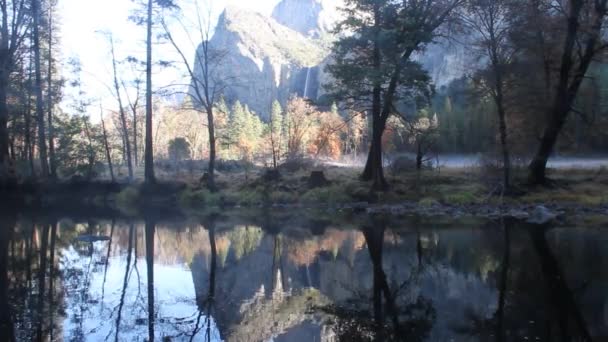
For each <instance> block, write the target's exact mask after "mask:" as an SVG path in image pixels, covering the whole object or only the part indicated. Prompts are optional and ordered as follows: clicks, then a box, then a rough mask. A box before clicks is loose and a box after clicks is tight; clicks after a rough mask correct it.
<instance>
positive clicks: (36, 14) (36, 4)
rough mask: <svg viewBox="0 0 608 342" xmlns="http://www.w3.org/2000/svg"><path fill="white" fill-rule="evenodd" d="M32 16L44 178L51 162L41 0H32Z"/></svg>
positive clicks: (37, 108) (35, 87) (39, 141)
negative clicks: (42, 57)
mask: <svg viewBox="0 0 608 342" xmlns="http://www.w3.org/2000/svg"><path fill="white" fill-rule="evenodd" d="M32 17H33V19H34V22H33V28H34V30H33V31H34V46H33V48H34V69H35V70H34V72H35V78H36V80H35V83H34V89H35V93H36V118H37V119H38V149H39V154H40V166H41V176H42V178H45V179H46V178H48V176H49V162H48V156H47V151H46V131H45V127H44V126H45V125H44V122H45V117H44V103H43V98H42V66H41V60H40V0H33V2H32Z"/></svg>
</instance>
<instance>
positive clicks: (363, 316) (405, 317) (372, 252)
mask: <svg viewBox="0 0 608 342" xmlns="http://www.w3.org/2000/svg"><path fill="white" fill-rule="evenodd" d="M386 229H387V223H386V220H384V219H383V218H381V217H372V218H371V220H370V223H369V224H368V225H365V226H364V227H363V228H362V232H363V236H364V238H365V242H366V244H367V250H368V252H369V257H370V260H371V263H372V269H373V271H372V273H373V287H372V308H373V314H372V315H373V316H372V319H373V323H371V322H370V320H369V316H368V314H367V313H366V310H364V309H359V308H358V307H354V308H344V307H339V306H337V307H332V308H330V310H329V311H330V313H331V314H332V315H334V316H335V317H336V318H337V319H338V321H337V322H336V324H335V325H334V329H335V332H336V335H337V339H338V340H339V341H372V340H373V341H405V340H407V341H423V340H425V339H426V338H427V337H428V334H429V332H430V330H431V328H432V326H433V323H434V320H435V318H436V313H435V309H434V307H433V305H432V302H431V301H430V300H428V299H426V298H423V297H421V296H419V297H418V298H417V299H415V300H414V301H413V302H412V301H411V300H409V299H408V298H407V296H404V294H403V293H402V292H400V291H399V290H401V289H403V288H405V284H404V285H401V286H400V287H399V288H397V289H391V288H390V286H389V283H388V281H387V276H386V273H385V271H384V268H383V254H384V252H383V250H384V240H385V231H386ZM417 240H418V241H417V251H416V259H417V267H415V270H412V272H415V273H419V272H421V267H422V255H421V254H422V253H421V247H420V242H419V235H418V236H417ZM387 316H388V317H389V319H388V321H389V322H388V323H387V322H386V317H387ZM391 326H392V327H391Z"/></svg>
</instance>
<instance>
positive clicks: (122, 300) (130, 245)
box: [114, 224, 135, 341]
mask: <svg viewBox="0 0 608 342" xmlns="http://www.w3.org/2000/svg"><path fill="white" fill-rule="evenodd" d="M134 229H135V227H134V226H133V224H131V225H130V226H129V238H128V241H127V262H126V266H125V276H124V278H123V283H122V291H121V292H120V301H119V303H118V314H117V316H116V332H115V334H114V341H118V335H119V334H120V322H121V318H122V309H123V307H124V304H125V295H126V293H127V286H128V284H129V268H130V266H131V251H132V249H133V231H134Z"/></svg>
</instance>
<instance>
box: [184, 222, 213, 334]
mask: <svg viewBox="0 0 608 342" xmlns="http://www.w3.org/2000/svg"><path fill="white" fill-rule="evenodd" d="M216 220H217V216H216V215H209V216H207V217H206V218H205V219H203V222H202V223H203V225H204V227H205V228H206V229H207V234H208V235H209V248H210V252H211V253H210V254H211V255H210V265H209V289H208V291H207V296H206V297H205V299H204V300H203V303H202V305H201V307H204V308H205V311H206V315H205V340H207V341H211V310H212V309H213V305H214V302H215V282H216V280H215V279H216V271H217V245H216V241H215V225H216ZM203 314H204V313H203V310H200V309H199V313H198V316H197V318H196V324H195V326H194V331H193V332H192V335H190V341H193V340H194V337H195V336H196V335H197V334H198V333H199V332H200V330H201V327H200V321H201V318H202V316H203Z"/></svg>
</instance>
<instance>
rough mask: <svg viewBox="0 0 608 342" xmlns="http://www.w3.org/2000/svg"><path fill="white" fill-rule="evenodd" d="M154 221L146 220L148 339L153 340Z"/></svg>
mask: <svg viewBox="0 0 608 342" xmlns="http://www.w3.org/2000/svg"><path fill="white" fill-rule="evenodd" d="M155 231H156V225H155V223H154V221H151V220H146V271H147V279H148V341H150V342H153V341H154V233H155Z"/></svg>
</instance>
